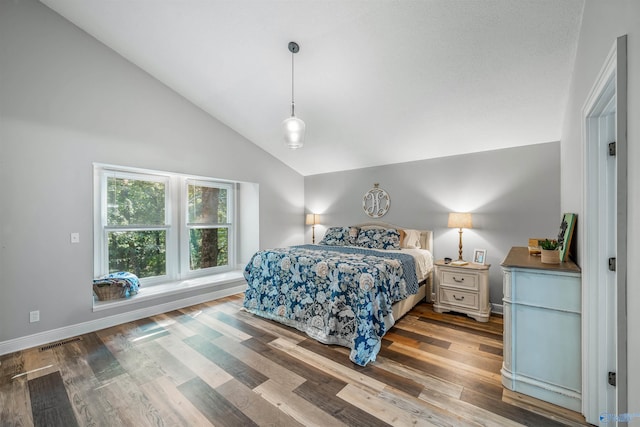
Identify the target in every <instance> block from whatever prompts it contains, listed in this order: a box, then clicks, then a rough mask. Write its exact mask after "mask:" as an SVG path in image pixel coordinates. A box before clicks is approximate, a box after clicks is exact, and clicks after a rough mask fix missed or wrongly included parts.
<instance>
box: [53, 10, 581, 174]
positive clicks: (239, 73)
mask: <svg viewBox="0 0 640 427" xmlns="http://www.w3.org/2000/svg"><path fill="white" fill-rule="evenodd" d="M41 1H42V2H43V3H44V4H46V5H47V6H49V7H50V8H51V9H53V10H55V11H56V12H58V13H59V14H61V15H62V16H64V17H65V18H67V19H68V20H69V21H71V22H73V23H74V24H76V25H77V26H78V27H80V28H82V29H83V30H85V31H86V32H87V33H89V34H91V35H92V36H94V37H95V38H97V39H98V40H100V41H101V42H103V43H104V44H105V45H107V46H109V47H110V48H112V49H113V50H115V51H116V52H118V53H119V54H121V55H122V56H123V57H125V58H127V59H128V60H129V61H131V62H133V63H134V64H136V65H138V66H139V67H140V68H142V69H144V70H146V71H147V72H148V73H149V74H151V75H153V76H154V77H155V78H157V79H158V80H160V81H162V82H163V83H164V84H166V85H167V86H169V87H171V88H172V89H174V90H175V91H176V92H178V93H180V94H181V95H183V96H184V97H186V98H187V99H189V100H190V101H191V102H193V103H194V104H196V105H198V106H199V107H200V108H202V109H203V110H205V111H207V112H208V113H209V114H211V115H212V116H213V117H215V118H217V119H218V120H220V121H222V122H223V123H225V124H226V125H228V126H229V127H231V128H232V129H234V130H236V131H237V132H238V133H240V134H241V135H243V136H245V137H246V138H247V139H249V140H251V141H252V142H254V143H255V144H256V145H258V146H260V147H262V148H263V149H264V150H266V151H267V152H269V153H271V154H272V155H273V156H275V157H277V158H279V159H281V161H282V162H284V163H286V164H287V165H289V166H290V167H292V168H293V169H295V170H296V171H298V172H299V173H301V174H302V175H312V174H318V173H325V172H334V171H339V170H348V169H355V168H362V167H368V166H376V165H382V164H389V163H398V162H406V161H412V160H419V159H429V158H435V157H442V156H449V155H455V154H462V153H469V152H477V151H484V150H492V149H498V148H506V147H514V146H522V145H529V144H537V143H544V142H550V141H558V140H559V139H560V132H561V127H562V120H563V115H564V107H565V102H566V98H567V94H568V86H569V83H570V78H571V72H572V69H573V62H574V56H575V50H576V45H577V39H578V34H579V29H580V22H581V16H582V8H583V3H584V2H583V0H424V1H411V0H404V1H397V0H359V1H354V0H332V1H319V0H292V1H276V0H233V1H231V0H181V1H177V0H138V1H133V0H128V1H127V0H82V1H81V0H41ZM292 40H293V41H296V42H298V43H299V45H300V52H299V53H298V54H296V56H295V100H296V115H297V116H298V117H300V118H301V119H303V120H304V121H305V122H306V124H307V135H306V140H305V146H304V147H303V148H302V149H299V150H293V151H291V150H289V149H287V148H286V147H285V146H284V142H283V139H282V133H281V123H282V120H284V119H285V118H286V117H288V116H289V114H290V99H291V53H290V52H289V51H288V49H287V44H288V42H289V41H292Z"/></svg>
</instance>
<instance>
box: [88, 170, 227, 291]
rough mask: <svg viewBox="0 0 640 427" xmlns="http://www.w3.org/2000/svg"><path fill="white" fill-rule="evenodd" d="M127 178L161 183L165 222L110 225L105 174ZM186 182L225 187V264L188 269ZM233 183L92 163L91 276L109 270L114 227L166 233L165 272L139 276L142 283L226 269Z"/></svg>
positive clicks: (212, 272)
mask: <svg viewBox="0 0 640 427" xmlns="http://www.w3.org/2000/svg"><path fill="white" fill-rule="evenodd" d="M114 176H116V177H118V178H130V179H137V180H148V181H154V182H164V183H165V224H164V226H158V227H155V226H154V227H151V228H149V227H110V226H108V224H107V178H108V177H114ZM189 183H196V184H197V185H206V186H213V187H217V188H224V189H225V190H227V203H228V205H227V221H229V222H228V223H225V224H219V226H224V227H226V228H228V230H229V231H228V242H227V243H228V264H227V265H225V266H216V267H211V268H206V269H199V270H194V271H191V270H190V266H189V257H190V254H189V229H190V227H189V224H187V219H188V198H187V188H188V187H187V186H188V184H189ZM236 188H237V186H236V183H234V182H230V181H225V180H220V179H214V178H208V177H199V176H191V175H184V174H176V173H170V172H161V171H153V170H147V169H140V168H131V167H125V166H116V165H106V164H100V163H94V277H96V278H97V277H100V276H103V275H105V274H108V273H109V258H108V233H109V232H110V231H113V230H114V229H118V230H120V229H122V230H123V231H129V230H134V231H136V230H140V231H143V230H146V229H164V230H166V232H167V235H166V245H167V247H166V252H165V253H166V274H165V275H163V276H156V277H149V278H141V279H140V283H141V284H142V285H143V286H150V285H155V284H163V283H168V282H173V281H181V280H185V279H189V278H195V277H203V276H208V275H212V274H217V273H222V272H225V271H230V270H232V269H233V268H234V266H235V259H236V256H235V253H236V240H235V239H236V230H235V229H236V209H235V192H236Z"/></svg>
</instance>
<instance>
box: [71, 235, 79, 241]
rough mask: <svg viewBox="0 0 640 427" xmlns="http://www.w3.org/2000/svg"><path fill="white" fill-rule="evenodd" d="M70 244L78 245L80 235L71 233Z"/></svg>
mask: <svg viewBox="0 0 640 427" xmlns="http://www.w3.org/2000/svg"><path fill="white" fill-rule="evenodd" d="M71 243H80V233H71Z"/></svg>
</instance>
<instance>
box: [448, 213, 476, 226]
mask: <svg viewBox="0 0 640 427" xmlns="http://www.w3.org/2000/svg"><path fill="white" fill-rule="evenodd" d="M447 225H448V227H450V228H473V223H472V221H471V214H470V213H462V212H451V213H450V214H449V221H448V224H447Z"/></svg>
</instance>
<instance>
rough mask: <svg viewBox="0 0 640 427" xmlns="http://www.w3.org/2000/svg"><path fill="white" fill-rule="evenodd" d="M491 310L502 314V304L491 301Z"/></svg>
mask: <svg viewBox="0 0 640 427" xmlns="http://www.w3.org/2000/svg"><path fill="white" fill-rule="evenodd" d="M491 312H492V313H494V314H499V315H502V314H503V313H504V312H503V310H502V304H494V303H491Z"/></svg>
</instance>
